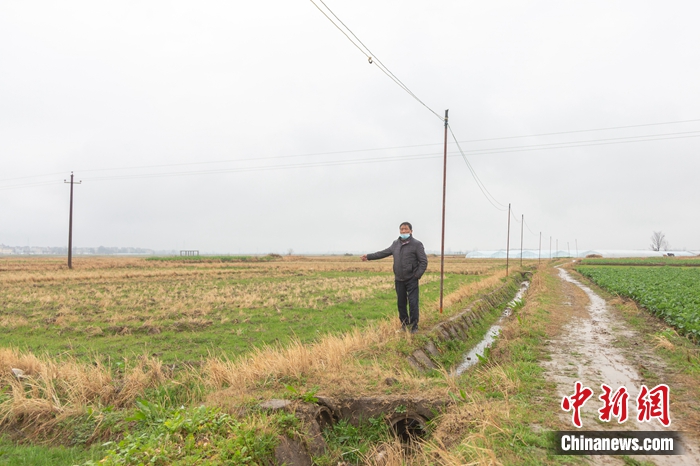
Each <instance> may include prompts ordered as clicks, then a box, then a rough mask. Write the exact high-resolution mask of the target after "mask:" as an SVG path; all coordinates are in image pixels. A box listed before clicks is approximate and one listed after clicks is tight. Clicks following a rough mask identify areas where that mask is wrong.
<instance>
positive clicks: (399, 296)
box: [394, 278, 418, 328]
mask: <svg viewBox="0 0 700 466" xmlns="http://www.w3.org/2000/svg"><path fill="white" fill-rule="evenodd" d="M394 283H395V285H396V303H397V304H398V307H399V320H400V321H401V325H403V326H404V327H408V328H418V279H417V278H412V279H411V280H406V281H405V282H402V281H399V280H396V281H395V282H394ZM407 303H408V309H409V310H410V313H409V312H407V310H406V304H407Z"/></svg>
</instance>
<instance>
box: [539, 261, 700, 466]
mask: <svg viewBox="0 0 700 466" xmlns="http://www.w3.org/2000/svg"><path fill="white" fill-rule="evenodd" d="M558 271H559V278H560V280H562V282H563V283H562V289H563V290H564V293H565V294H566V296H567V298H568V300H569V301H568V302H566V303H564V304H565V305H567V306H571V311H572V314H573V317H572V318H571V320H570V322H569V323H567V324H566V325H565V326H564V328H563V331H562V333H561V334H560V335H559V336H558V337H557V338H555V339H553V340H551V341H550V342H549V343H548V350H549V353H550V355H551V360H550V361H545V362H544V363H543V364H542V365H543V367H544V368H545V370H546V376H547V377H548V378H549V379H550V380H552V381H553V382H555V383H556V384H557V395H558V397H559V399H562V398H563V397H565V396H570V395H572V394H573V392H574V384H575V383H576V381H581V382H582V383H583V385H584V386H585V387H589V388H591V389H592V390H593V392H594V394H593V396H592V397H591V398H590V399H589V400H588V402H587V403H586V404H585V405H584V407H583V408H582V410H581V419H582V422H583V428H582V430H647V431H648V430H654V431H664V430H677V429H678V424H676V425H675V426H674V424H673V423H674V412H673V407H674V405H673V387H672V386H671V387H670V388H671V396H670V399H671V409H670V416H671V426H670V427H669V428H664V427H663V426H662V425H661V423H660V422H659V421H658V420H656V419H652V421H651V422H639V421H637V410H636V397H637V395H638V394H639V391H640V386H641V385H642V384H645V385H647V387H648V388H649V389H651V388H652V386H650V385H649V384H648V383H645V382H644V379H643V378H642V377H641V376H640V374H639V372H638V371H637V369H635V367H634V366H633V365H632V364H631V363H630V361H629V360H628V359H627V357H626V356H625V355H624V354H623V352H622V350H621V349H620V348H618V347H616V345H615V342H616V341H619V340H621V339H628V340H629V341H634V342H636V341H637V340H638V339H639V335H637V333H636V332H634V331H633V330H632V329H630V328H629V327H628V326H627V325H626V324H625V323H624V322H623V321H622V320H621V319H619V318H617V317H616V316H615V315H613V313H611V312H610V311H609V309H608V307H607V303H606V301H605V300H604V299H603V298H602V297H600V296H599V295H598V294H596V293H595V292H594V291H593V290H591V289H590V288H589V287H587V286H585V285H583V284H582V283H580V282H579V281H577V280H575V279H574V278H572V277H571V275H569V273H568V272H567V271H565V270H564V269H561V268H558ZM576 287H577V288H576ZM581 291H583V293H585V295H586V296H587V298H588V302H586V296H584V295H583V293H581ZM638 349H639V351H640V352H643V353H645V354H644V357H645V367H648V368H656V369H657V370H659V372H660V373H662V372H661V369H662V368H663V363H662V362H661V361H660V360H658V359H657V358H656V357H655V356H653V355H652V354H651V353H650V352H648V351H646V350H645V349H644V348H642V347H639V348H638ZM646 353H648V354H646ZM603 383H605V384H606V385H608V386H609V387H611V388H612V389H613V391H614V390H617V388H619V387H622V386H624V387H626V388H627V392H628V393H629V400H628V418H627V421H626V422H625V423H623V424H619V423H618V422H617V419H616V418H612V419H611V421H610V422H609V423H606V424H607V425H603V424H601V423H600V421H599V420H598V408H600V406H601V401H600V400H599V399H598V396H599V395H600V394H601V393H602V389H601V384H603ZM559 415H560V418H561V421H562V423H563V424H564V425H565V426H567V427H566V430H576V428H575V427H573V425H572V420H571V413H570V412H564V411H563V410H561V409H560V411H559ZM674 427H675V429H674ZM683 437H684V442H683V449H684V452H685V454H684V455H682V456H651V455H650V456H636V455H635V456H634V457H633V458H634V459H636V460H643V461H648V462H651V463H654V464H656V465H659V466H665V465H700V448H698V446H697V443H696V442H694V441H693V439H690V438H688V435H687V434H684V436H683ZM590 458H591V462H592V463H593V464H599V465H615V464H625V463H624V462H623V460H621V459H620V458H619V457H615V456H591V457H590Z"/></svg>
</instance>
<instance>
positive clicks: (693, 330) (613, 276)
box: [576, 266, 700, 341]
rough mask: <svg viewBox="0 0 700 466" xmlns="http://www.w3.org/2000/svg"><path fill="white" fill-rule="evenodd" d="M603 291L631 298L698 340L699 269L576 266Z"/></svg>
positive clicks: (699, 319)
mask: <svg viewBox="0 0 700 466" xmlns="http://www.w3.org/2000/svg"><path fill="white" fill-rule="evenodd" d="M576 269H577V271H578V272H580V273H581V274H583V275H584V276H586V277H588V278H590V279H591V280H593V281H594V282H595V283H597V284H598V285H600V286H602V287H603V288H605V289H607V290H609V291H611V292H613V293H617V294H619V295H622V296H625V297H628V298H632V299H633V300H635V301H636V302H638V303H639V304H641V305H642V306H644V307H645V308H646V309H648V310H649V311H651V312H652V313H653V314H655V315H656V316H657V317H659V318H661V319H663V320H664V321H665V322H667V323H668V324H669V325H671V326H673V327H674V328H675V329H676V330H678V332H679V333H681V334H683V335H687V336H689V337H690V338H692V339H694V340H695V341H698V339H700V269H699V268H695V267H640V266H619V267H611V266H599V267H592V266H579V267H577V268H576Z"/></svg>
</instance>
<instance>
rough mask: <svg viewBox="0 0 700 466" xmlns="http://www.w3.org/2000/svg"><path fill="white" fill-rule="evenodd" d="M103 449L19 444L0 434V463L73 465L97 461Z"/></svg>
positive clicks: (19, 465) (13, 464) (15, 465)
mask: <svg viewBox="0 0 700 466" xmlns="http://www.w3.org/2000/svg"><path fill="white" fill-rule="evenodd" d="M104 453H105V449H104V448H102V447H100V446H95V447H92V448H84V447H63V446H58V447H56V446H41V445H20V444H16V443H14V442H12V441H11V440H10V439H9V438H7V437H4V436H0V465H8V466H10V465H11V466H73V465H76V464H83V463H86V462H88V461H97V460H99V459H101V458H102V457H103V456H104Z"/></svg>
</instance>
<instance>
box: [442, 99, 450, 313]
mask: <svg viewBox="0 0 700 466" xmlns="http://www.w3.org/2000/svg"><path fill="white" fill-rule="evenodd" d="M447 112H449V109H447V110H445V157H444V160H445V162H444V164H443V169H442V243H441V246H440V314H442V296H443V284H444V281H445V194H446V192H447V191H446V186H447Z"/></svg>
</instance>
